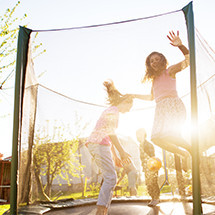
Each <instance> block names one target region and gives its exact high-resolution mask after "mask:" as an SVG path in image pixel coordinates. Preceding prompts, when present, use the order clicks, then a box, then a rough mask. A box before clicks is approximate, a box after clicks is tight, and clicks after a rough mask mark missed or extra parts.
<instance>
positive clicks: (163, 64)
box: [142, 52, 168, 83]
mask: <svg viewBox="0 0 215 215" xmlns="http://www.w3.org/2000/svg"><path fill="white" fill-rule="evenodd" d="M155 54H156V55H158V56H160V62H159V63H160V68H161V70H160V71H159V72H156V71H155V70H154V69H153V68H152V67H151V64H150V58H151V56H152V55H155ZM167 64H168V63H167V59H166V57H165V56H164V55H163V54H162V53H160V52H152V53H151V54H150V55H148V57H147V58H146V62H145V65H146V74H145V76H144V78H143V79H142V83H144V82H146V81H153V80H154V78H156V77H158V76H159V75H160V73H161V72H162V71H163V70H165V69H166V68H167Z"/></svg>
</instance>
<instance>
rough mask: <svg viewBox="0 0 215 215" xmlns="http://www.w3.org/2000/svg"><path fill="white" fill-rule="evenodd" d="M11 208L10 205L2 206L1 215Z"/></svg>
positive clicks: (0, 208) (0, 206)
mask: <svg viewBox="0 0 215 215" xmlns="http://www.w3.org/2000/svg"><path fill="white" fill-rule="evenodd" d="M9 208H10V205H8V204H7V205H0V215H1V214H3V213H4V212H6V211H7V210H8V209H9Z"/></svg>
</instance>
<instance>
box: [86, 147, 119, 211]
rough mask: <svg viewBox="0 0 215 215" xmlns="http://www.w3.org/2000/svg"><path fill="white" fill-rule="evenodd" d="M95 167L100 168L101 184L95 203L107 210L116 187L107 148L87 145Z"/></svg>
mask: <svg viewBox="0 0 215 215" xmlns="http://www.w3.org/2000/svg"><path fill="white" fill-rule="evenodd" d="M88 148H89V150H90V152H91V154H92V155H93V157H94V159H95V162H96V164H97V166H98V167H99V168H100V170H101V172H102V177H103V183H102V186H101V189H100V192H99V197H98V201H97V205H98V206H105V207H106V208H108V207H109V206H110V203H111V199H112V196H113V189H114V187H115V186H116V181H117V176H116V171H115V167H114V163H113V159H112V154H111V149H110V147H109V146H104V145H97V144H89V146H88Z"/></svg>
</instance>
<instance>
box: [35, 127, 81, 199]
mask: <svg viewBox="0 0 215 215" xmlns="http://www.w3.org/2000/svg"><path fill="white" fill-rule="evenodd" d="M55 129H56V128H55ZM59 130H60V128H59ZM59 136H61V134H60V133H59ZM78 147H79V140H78V139H72V140H71V141H59V142H53V140H52V139H50V138H48V136H46V137H44V138H39V137H37V138H36V141H35V145H34V152H33V161H34V170H35V174H36V176H37V177H38V178H39V180H38V181H40V186H41V188H42V190H43V191H44V193H45V194H46V195H47V196H48V197H49V198H50V197H51V186H52V183H53V181H54V179H55V180H57V181H58V185H59V186H61V185H62V184H61V183H62V179H63V180H64V181H66V182H67V184H68V185H71V182H72V177H77V178H79V177H80V174H79V172H80V170H82V169H83V167H84V166H83V165H81V164H80V162H79V159H78V158H79V154H78V152H77V150H78ZM42 179H45V180H42ZM42 181H43V182H42Z"/></svg>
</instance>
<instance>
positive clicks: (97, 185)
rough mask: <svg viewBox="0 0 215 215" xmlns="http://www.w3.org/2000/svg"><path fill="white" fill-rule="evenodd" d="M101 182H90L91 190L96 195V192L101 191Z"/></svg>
mask: <svg viewBox="0 0 215 215" xmlns="http://www.w3.org/2000/svg"><path fill="white" fill-rule="evenodd" d="M100 186H101V185H100V183H92V184H90V191H91V192H92V193H93V195H95V194H96V193H99V190H100Z"/></svg>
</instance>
